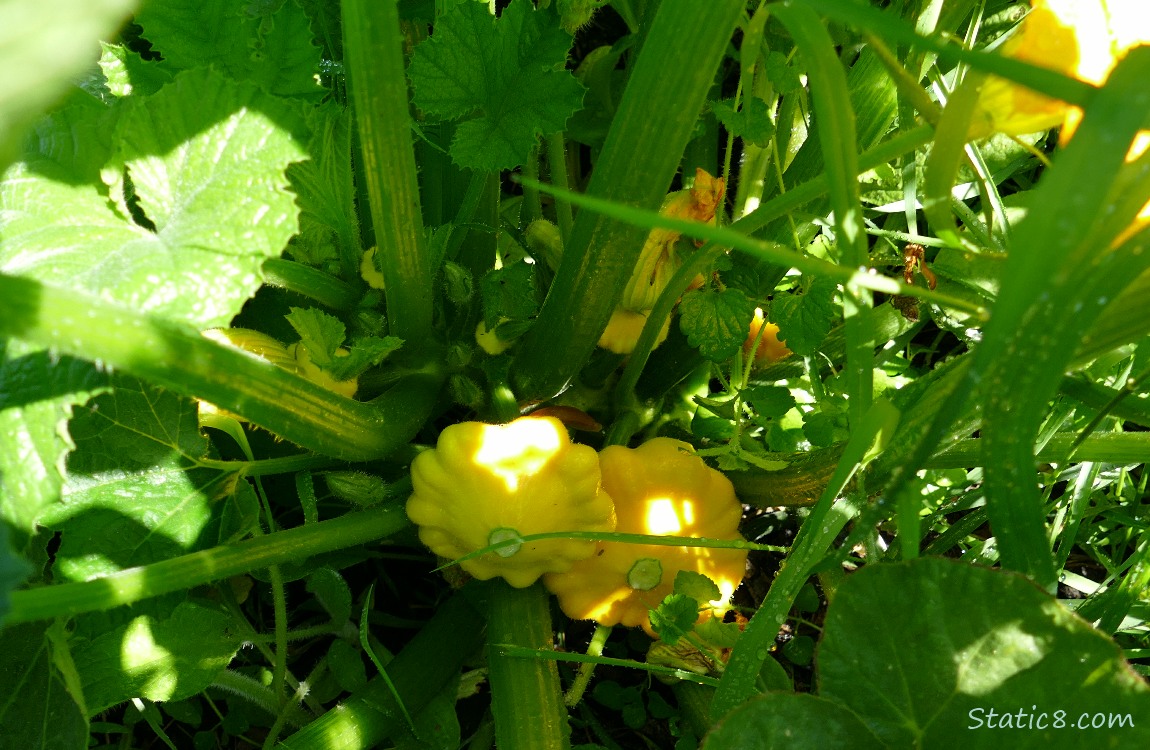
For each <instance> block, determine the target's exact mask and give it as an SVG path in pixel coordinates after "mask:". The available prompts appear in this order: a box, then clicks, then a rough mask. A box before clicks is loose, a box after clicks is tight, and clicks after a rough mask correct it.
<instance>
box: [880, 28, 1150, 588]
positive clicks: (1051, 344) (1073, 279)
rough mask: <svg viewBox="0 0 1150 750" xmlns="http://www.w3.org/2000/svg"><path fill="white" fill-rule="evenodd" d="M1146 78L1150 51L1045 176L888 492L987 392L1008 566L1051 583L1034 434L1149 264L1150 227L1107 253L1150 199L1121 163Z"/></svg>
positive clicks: (1103, 93)
mask: <svg viewBox="0 0 1150 750" xmlns="http://www.w3.org/2000/svg"><path fill="white" fill-rule="evenodd" d="M1148 75H1150V50H1141V49H1137V50H1133V51H1132V52H1131V53H1130V54H1129V55H1128V56H1127V58H1126V59H1125V60H1124V61H1123V63H1120V64H1119V66H1118V67H1117V68H1116V69H1115V71H1114V72H1113V74H1112V75H1111V77H1110V81H1109V82H1108V84H1107V85H1106V86H1105V87H1103V88H1102V89H1100V90H1099V91H1098V93H1097V95H1096V96H1095V98H1094V100H1093V101H1092V102H1091V104H1090V106H1089V107H1087V109H1086V118H1085V120H1084V121H1083V126H1082V128H1081V129H1080V130H1079V132H1078V133H1077V135H1076V137H1075V138H1074V140H1073V141H1072V142H1071V144H1070V146H1069V147H1068V148H1066V150H1064V151H1063V152H1062V153H1061V154H1059V157H1058V159H1057V160H1056V162H1055V164H1054V166H1053V168H1052V169H1050V170H1049V171H1047V172H1046V173H1045V175H1044V178H1043V181H1042V183H1041V184H1040V185H1039V187H1038V189H1037V190H1036V191H1034V194H1033V198H1032V201H1031V210H1030V213H1029V214H1028V215H1027V217H1026V219H1025V220H1024V221H1023V222H1022V223H1021V224H1020V225H1019V226H1018V228H1017V230H1016V233H1015V235H1014V246H1013V248H1012V249H1011V252H1010V254H1009V256H1008V259H1007V262H1006V266H1005V268H1004V270H1003V275H1004V279H1003V281H1002V284H1001V290H1002V291H1001V293H1000V296H999V298H998V301H997V303H996V305H995V311H994V315H993V317H992V318H991V320H990V322H989V324H988V325H987V326H986V329H985V331H984V337H983V341H982V343H981V344H980V345H979V347H978V349H977V350H976V351H975V353H974V357H975V359H974V362H973V363H972V365H971V366H970V367H969V368H967V372H966V375H965V378H964V380H963V382H962V383H961V385H960V387H958V388H956V389H955V391H954V397H953V398H951V399H950V400H948V401H947V402H946V403H944V404H943V405H942V406H941V407H940V409H939V411H938V412H937V418H936V420H935V422H934V425H933V427H932V429H931V430H930V431H929V432H928V433H927V434H926V436H925V439H924V440H922V441H921V443H920V445H919V446H918V448H917V449H916V450H915V451H914V453H913V454H912V455H911V456H910V458H909V460H908V461H907V462H906V463H904V464H903V466H902V471H901V473H900V474H899V476H898V477H897V478H896V480H895V482H894V484H892V486H891V487H889V488H888V495H890V496H896V495H897V494H898V493H899V492H901V490H902V483H903V482H905V481H906V480H907V478H908V477H909V476H911V475H913V473H914V471H915V470H916V469H917V467H919V466H921V465H922V464H923V461H924V460H925V458H926V456H928V455H929V454H930V453H931V452H932V450H933V447H934V446H936V445H937V444H938V440H939V439H940V437H941V436H942V435H943V434H944V432H945V431H946V430H947V429H948V427H949V425H950V424H951V423H952V422H954V421H955V420H956V419H957V418H958V417H959V415H960V414H962V413H963V412H964V411H965V410H966V405H967V403H968V401H969V399H970V396H971V394H973V393H975V392H979V393H980V394H982V396H983V397H984V398H985V404H984V406H983V410H984V414H983V427H984V433H983V435H984V438H985V439H986V442H985V444H984V445H985V446H986V449H987V460H986V489H987V507H988V512H989V514H990V518H991V523H992V525H993V526H994V527H995V534H996V536H997V537H998V547H999V550H1000V551H1001V554H1002V560H1003V564H1004V565H1005V566H1007V567H1009V568H1012V569H1015V570H1020V571H1023V572H1025V573H1027V574H1029V575H1031V576H1032V577H1033V578H1034V579H1035V580H1036V581H1037V582H1039V584H1040V585H1043V586H1045V587H1047V588H1050V587H1053V586H1054V584H1055V571H1054V566H1053V561H1052V558H1051V554H1050V549H1049V545H1048V540H1047V536H1046V532H1045V509H1044V507H1043V504H1042V500H1041V498H1040V497H1039V496H1038V494H1037V491H1036V488H1035V477H1034V465H1035V462H1034V435H1035V434H1036V432H1037V428H1038V425H1039V423H1040V422H1041V418H1042V412H1043V410H1044V409H1045V406H1046V403H1047V401H1048V400H1049V398H1050V397H1051V396H1052V395H1053V393H1054V391H1055V390H1056V388H1057V386H1058V383H1059V381H1060V380H1061V378H1062V373H1063V372H1064V370H1065V368H1066V367H1067V366H1068V365H1069V364H1070V362H1071V361H1072V360H1073V357H1074V353H1075V349H1076V348H1077V346H1078V342H1079V341H1080V340H1081V337H1082V336H1083V335H1085V333H1086V332H1087V331H1088V330H1089V327H1090V325H1091V324H1092V323H1093V321H1094V320H1095V318H1096V317H1097V316H1098V315H1099V313H1100V312H1101V310H1102V308H1103V307H1104V306H1105V305H1106V304H1107V303H1108V302H1109V300H1110V299H1111V298H1112V297H1113V296H1114V294H1115V292H1116V291H1117V290H1121V289H1122V288H1124V287H1125V286H1127V285H1128V284H1129V283H1130V282H1131V280H1133V279H1135V278H1137V277H1138V276H1139V274H1140V273H1141V272H1142V271H1143V270H1144V269H1145V267H1146V266H1147V265H1148V264H1150V258H1148V257H1147V256H1148V255H1150V254H1148V253H1146V252H1145V251H1144V250H1145V248H1144V243H1145V240H1144V239H1143V238H1144V236H1145V235H1146V233H1145V232H1144V233H1143V234H1142V235H1139V236H1138V237H1136V238H1135V239H1133V240H1131V241H1130V242H1128V243H1126V246H1125V247H1123V248H1119V249H1115V250H1108V249H1107V248H1108V247H1109V246H1110V244H1111V243H1112V242H1113V241H1114V240H1115V238H1116V237H1117V236H1118V235H1119V234H1120V233H1121V232H1123V231H1124V229H1125V227H1126V226H1128V225H1129V222H1130V221H1132V220H1133V218H1134V214H1135V213H1136V212H1137V210H1138V208H1139V207H1140V206H1141V205H1143V204H1144V203H1145V202H1146V200H1147V198H1150V181H1148V180H1147V179H1146V178H1145V177H1144V176H1143V177H1142V180H1143V181H1142V184H1140V185H1138V184H1136V185H1134V186H1133V188H1132V186H1131V185H1129V184H1127V179H1126V178H1125V177H1123V176H1122V175H1123V174H1126V175H1128V174H1129V168H1127V169H1126V170H1124V169H1123V162H1124V159H1125V157H1126V152H1127V149H1128V146H1129V144H1130V142H1131V141H1132V139H1133V138H1134V135H1135V133H1137V131H1138V130H1139V128H1140V127H1142V126H1143V125H1144V124H1145V123H1144V120H1145V119H1146V112H1147V111H1148V110H1150V101H1147V100H1148V99H1150V95H1148V93H1147V92H1146V90H1145V86H1144V85H1143V83H1144V81H1145V79H1146V77H1147V76H1148ZM1143 175H1144V173H1143ZM1117 188H1121V190H1117ZM1131 192H1133V193H1134V194H1133V195H1130V193H1131Z"/></svg>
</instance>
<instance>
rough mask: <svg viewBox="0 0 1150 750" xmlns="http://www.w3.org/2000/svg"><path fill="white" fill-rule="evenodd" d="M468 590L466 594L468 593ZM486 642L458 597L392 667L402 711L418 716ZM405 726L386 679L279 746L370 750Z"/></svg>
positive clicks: (474, 615) (473, 613)
mask: <svg viewBox="0 0 1150 750" xmlns="http://www.w3.org/2000/svg"><path fill="white" fill-rule="evenodd" d="M465 591H466V589H465ZM482 642H483V619H482V617H481V616H480V614H479V611H478V610H477V609H476V608H475V607H474V606H472V604H471V602H469V601H468V600H467V597H465V596H463V595H461V594H456V595H455V596H453V597H452V598H451V599H449V600H447V602H445V603H444V604H443V605H442V606H440V607H439V608H438V609H436V611H435V616H434V617H432V618H431V620H430V622H428V623H427V624H426V625H424V626H423V628H421V629H420V631H419V633H418V634H417V635H416V636H415V637H414V638H412V640H411V642H410V643H408V644H407V646H405V647H404V648H403V650H402V651H400V652H399V654H398V655H396V657H395V658H394V659H392V660H391V661H390V662H388V664H387V674H388V676H390V677H391V681H392V684H393V685H394V686H395V690H396V692H398V693H399V695H400V696H401V697H402V699H403V706H405V707H406V708H407V709H408V710H409V711H410V712H412V713H413V714H414V713H417V712H418V711H419V710H420V709H422V708H423V707H424V706H426V705H427V704H428V703H429V702H430V701H431V699H432V698H434V697H435V695H436V694H438V693H439V692H440V691H441V690H443V688H444V687H445V686H446V685H447V684H448V682H449V680H451V679H452V678H453V677H455V676H456V675H458V674H459V670H460V668H461V667H462V665H463V661H464V659H466V658H468V657H469V656H471V655H472V654H473V653H474V652H475V651H476V650H477V649H478V648H479V647H480V645H481V644H482ZM405 726H406V721H405V720H404V718H403V711H402V709H401V708H400V705H399V702H398V701H397V700H396V699H395V695H394V694H393V693H392V691H391V688H390V687H389V686H388V685H387V684H386V683H385V682H384V680H383V678H382V677H376V678H375V679H373V680H372V681H371V682H369V683H368V685H367V687H365V688H363V689H362V690H359V691H357V692H356V693H354V694H353V695H352V696H351V698H349V699H348V700H346V701H344V702H343V703H340V704H339V705H337V706H336V707H335V708H333V709H332V710H330V711H328V712H327V713H326V714H324V715H323V716H321V717H319V718H318V719H316V720H315V721H313V722H311V723H310V724H308V725H307V726H306V727H304V728H303V729H301V730H300V731H298V732H296V733H295V734H293V735H292V736H291V737H288V738H287V739H285V740H283V741H282V742H281V743H280V744H279V747H281V748H289V750H290V749H292V748H295V749H298V750H367V749H368V748H372V747H377V746H379V745H380V743H382V742H383V741H384V740H385V739H387V738H388V737H390V736H391V735H392V734H394V733H395V732H397V731H400V730H401V729H402V728H403V727H405Z"/></svg>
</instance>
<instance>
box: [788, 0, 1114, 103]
mask: <svg viewBox="0 0 1150 750" xmlns="http://www.w3.org/2000/svg"><path fill="white" fill-rule="evenodd" d="M800 2H801V3H802V4H803V5H805V6H807V7H809V8H811V9H812V10H814V11H816V12H817V13H818V14H819V15H821V16H824V17H826V18H830V19H833V20H835V21H839V22H841V23H845V24H849V25H851V26H854V27H856V28H859V29H864V30H866V31H870V32H872V33H874V34H877V35H879V36H881V37H883V38H885V39H886V40H887V41H888V42H896V43H898V44H904V45H907V46H909V47H911V48H913V49H919V50H926V51H929V52H933V53H934V54H936V55H937V56H938V59H939V60H941V61H942V62H944V63H948V64H950V65H956V64H958V63H966V64H967V65H969V66H970V67H972V68H974V69H976V70H981V71H983V72H985V73H993V74H995V75H997V76H1001V77H1002V78H1006V79H1009V80H1011V81H1015V82H1016V83H1021V84H1022V85H1024V86H1028V87H1030V88H1032V89H1034V90H1035V91H1037V92H1039V93H1042V94H1046V95H1047V96H1050V97H1053V98H1055V99H1061V100H1062V101H1065V102H1069V103H1071V104H1076V105H1078V106H1082V105H1083V104H1085V103H1086V102H1087V101H1088V100H1089V98H1090V96H1091V94H1092V89H1093V88H1094V87H1093V86H1091V85H1090V84H1088V83H1084V82H1082V81H1079V80H1076V79H1073V78H1069V77H1068V76H1064V75H1062V74H1061V73H1057V72H1055V71H1053V70H1050V69H1049V68H1043V67H1040V66H1037V65H1031V64H1030V63H1025V62H1022V61H1021V60H1014V59H1012V58H1009V57H1003V56H1001V55H996V54H992V53H988V52H976V51H971V50H966V49H963V48H962V47H959V46H957V45H956V44H954V43H952V42H950V41H946V40H944V39H942V38H936V37H928V36H920V35H919V34H917V33H915V30H914V28H912V27H911V25H910V24H908V23H907V22H906V21H903V20H902V19H901V18H899V17H898V16H896V15H895V14H894V13H891V12H887V11H882V10H878V9H877V8H873V7H871V6H869V5H864V4H860V3H857V2H854V1H853V0H800Z"/></svg>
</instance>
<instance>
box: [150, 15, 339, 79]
mask: <svg viewBox="0 0 1150 750" xmlns="http://www.w3.org/2000/svg"><path fill="white" fill-rule="evenodd" d="M136 21H137V22H138V23H139V24H140V25H141V26H143V27H144V36H145V37H147V39H148V41H150V42H151V43H152V45H153V47H154V48H155V49H156V51H158V52H159V53H160V54H161V55H163V58H164V62H165V64H166V65H168V66H170V67H173V68H176V69H178V70H188V69H191V68H197V67H203V66H208V65H214V66H215V67H216V68H218V69H219V70H222V71H224V72H225V73H227V75H228V76H229V77H231V78H233V79H235V80H237V81H251V82H253V83H256V84H258V85H259V86H260V87H262V88H263V89H264V90H265V91H269V92H271V93H273V94H279V95H281V96H289V95H293V96H294V95H310V96H320V95H322V94H323V93H324V89H322V88H321V87H320V86H319V82H318V80H317V78H316V74H317V73H318V72H319V65H320V49H319V47H317V46H315V45H314V44H313V43H312V32H311V25H310V22H309V20H308V17H307V15H306V14H305V13H304V11H303V9H302V8H301V7H300V5H299V3H298V2H296V0H287V1H286V2H284V0H279V2H278V3H277V2H266V1H263V2H261V1H260V0H256V1H255V2H249V1H248V0H150V2H147V3H144V7H143V8H141V9H140V12H139V13H138V14H137V16H136Z"/></svg>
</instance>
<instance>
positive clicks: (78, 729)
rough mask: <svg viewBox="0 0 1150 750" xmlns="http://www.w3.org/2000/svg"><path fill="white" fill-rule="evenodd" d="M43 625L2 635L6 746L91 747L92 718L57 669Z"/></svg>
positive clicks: (1, 718) (0, 707) (1, 714)
mask: <svg viewBox="0 0 1150 750" xmlns="http://www.w3.org/2000/svg"><path fill="white" fill-rule="evenodd" d="M53 640H58V639H51V640H50V639H49V638H48V637H47V635H46V633H45V632H44V624H43V623H37V622H32V623H27V624H23V625H17V626H15V627H10V628H6V629H4V630H3V631H0V685H4V686H5V690H4V700H3V701H0V727H4V732H3V735H2V736H0V740H3V744H4V746H5V747H12V748H37V750H48V748H53V749H55V748H60V750H78V749H79V748H85V747H87V746H88V717H87V715H86V713H85V711H84V707H83V705H81V702H80V701H78V700H77V697H76V696H74V695H73V694H72V692H71V691H70V690H69V686H68V681H67V679H66V678H65V676H64V673H63V672H62V671H61V670H60V669H59V668H58V667H57V665H56V659H55V658H54V655H53V649H54V648H57V647H58V646H59V644H58V643H57V644H54V643H53V642H52V641H53Z"/></svg>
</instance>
